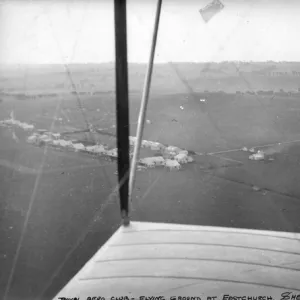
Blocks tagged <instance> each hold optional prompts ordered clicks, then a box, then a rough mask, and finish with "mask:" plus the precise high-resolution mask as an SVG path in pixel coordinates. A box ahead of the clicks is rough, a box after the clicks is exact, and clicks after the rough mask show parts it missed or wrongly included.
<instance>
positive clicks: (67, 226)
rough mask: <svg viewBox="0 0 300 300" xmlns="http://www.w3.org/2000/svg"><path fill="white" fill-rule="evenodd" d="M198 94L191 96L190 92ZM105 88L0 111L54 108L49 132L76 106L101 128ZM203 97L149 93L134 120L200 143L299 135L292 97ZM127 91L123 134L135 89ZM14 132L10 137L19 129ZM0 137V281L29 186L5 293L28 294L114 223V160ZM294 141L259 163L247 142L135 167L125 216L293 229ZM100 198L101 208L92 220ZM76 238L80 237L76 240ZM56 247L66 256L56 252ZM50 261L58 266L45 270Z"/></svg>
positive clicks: (77, 116)
mask: <svg viewBox="0 0 300 300" xmlns="http://www.w3.org/2000/svg"><path fill="white" fill-rule="evenodd" d="M202 97H204V96H203V95H198V96H197V99H198V98H199V100H200V98H202ZM111 98H112V97H111V96H110V95H107V96H103V97H102V99H100V100H99V97H98V98H96V97H89V98H86V99H83V103H84V105H83V107H84V108H85V110H84V111H83V112H82V111H79V110H78V105H77V104H76V101H75V100H74V99H64V101H63V102H60V100H57V101H53V99H52V100H51V101H50V100H49V101H47V100H39V102H37V101H17V100H15V101H13V100H7V99H4V101H3V102H2V103H1V104H0V105H1V110H0V119H1V120H3V119H4V118H7V117H8V116H9V113H10V111H11V110H12V109H14V112H15V115H16V117H17V118H18V119H20V120H22V121H27V122H28V121H30V120H32V121H34V122H35V124H36V127H37V128H45V129H49V128H50V125H51V122H52V120H53V114H54V112H55V110H56V108H57V113H58V115H57V116H56V117H61V118H62V119H63V120H64V123H63V124H62V123H60V122H57V124H56V125H55V124H54V127H53V128H52V131H63V130H64V129H67V130H70V129H74V128H83V127H84V126H86V124H85V121H84V117H86V118H87V119H88V122H92V123H93V124H94V125H97V126H99V127H101V128H103V129H105V130H107V131H110V132H112V133H113V132H114V128H113V127H112V126H113V125H115V118H114V104H113V101H112V99H111ZM205 98H206V102H205V103H201V102H200V101H198V100H196V99H195V98H191V97H189V96H188V95H183V94H180V95H179V94H177V95H172V96H171V95H168V96H163V97H161V96H159V95H153V97H152V99H151V102H150V105H149V109H148V113H147V119H149V120H150V121H151V124H148V125H147V126H146V130H145V135H144V138H145V139H148V140H154V141H155V140H157V141H160V142H162V143H165V144H172V145H175V146H178V147H182V148H186V149H189V150H193V151H196V152H202V153H203V152H220V151H221V152H222V151H226V150H230V149H237V148H241V147H243V146H247V147H249V146H261V145H265V144H269V143H274V142H279V141H287V140H289V141H293V140H300V131H299V128H300V127H299V120H300V102H299V99H296V98H292V97H289V98H274V99H272V100H270V97H267V96H266V97H265V98H263V97H260V98H259V99H257V98H256V97H255V96H250V95H226V94H225V95H220V94H219V95H218V94H208V95H206V96H205ZM131 99H132V100H131V121H132V126H131V132H132V133H134V132H135V127H136V125H135V122H136V119H137V113H138V105H139V99H140V95H138V94H136V95H134V96H133V97H132V98H131ZM58 104H59V105H58ZM180 106H183V108H184V109H180ZM62 108H63V109H64V110H63V113H62V112H61V109H62ZM97 110H98V111H97ZM68 118H69V119H70V122H68V121H67V119H68ZM16 134H17V135H19V136H20V137H21V139H22V134H24V133H22V132H16ZM0 140H1V144H0V169H1V172H0V183H1V194H0V195H1V220H2V221H1V229H0V230H1V233H0V236H1V239H4V243H3V242H2V243H1V252H0V255H1V256H0V260H1V266H2V267H1V269H2V270H4V272H2V274H3V275H1V277H0V284H1V285H0V291H1V292H3V291H4V287H5V285H6V283H7V280H8V277H9V271H10V270H11V268H12V265H13V258H14V254H15V251H16V249H17V243H18V241H19V239H20V236H21V234H22V228H23V224H24V220H25V219H26V214H27V212H28V206H29V203H30V201H31V200H32V197H34V202H33V205H32V210H31V214H30V217H29V220H28V227H27V230H26V234H25V235H24V240H23V244H22V248H21V249H20V257H19V261H18V262H17V264H16V270H15V276H14V278H13V280H12V286H11V292H10V297H11V298H9V299H19V298H21V299H26V297H27V298H28V299H33V297H34V296H37V295H40V294H41V293H42V292H45V294H44V296H45V295H48V296H49V295H52V296H53V295H54V294H55V293H56V292H57V290H58V289H59V288H60V287H61V286H62V285H64V284H65V283H66V281H68V279H69V278H70V277H71V276H72V275H74V273H75V272H76V271H77V270H78V269H79V268H80V267H81V266H82V265H83V264H84V263H85V262H86V260H87V259H88V258H89V257H90V256H91V255H92V254H93V253H94V252H95V250H96V249H97V248H98V247H100V246H101V245H102V244H103V243H104V242H105V241H106V240H107V238H108V237H109V236H110V235H111V234H112V233H113V232H114V230H115V229H116V228H117V227H118V224H119V221H120V216H119V209H118V203H117V202H116V199H115V198H114V197H112V198H109V195H110V193H111V192H112V190H113V189H114V187H115V186H116V183H117V181H116V180H117V177H116V176H115V175H114V172H115V170H116V166H115V164H112V163H108V162H106V161H102V160H101V159H92V158H89V157H88V156H85V155H81V154H78V153H64V152H55V151H53V150H50V149H48V151H47V152H46V153H45V152H44V149H43V148H34V147H32V146H30V145H27V144H25V143H22V141H20V142H18V143H17V142H16V141H14V140H13V139H12V138H11V133H10V132H9V131H7V130H6V129H3V128H0ZM299 146H300V143H297V142H295V143H291V144H287V145H286V146H284V147H281V148H280V149H279V150H278V151H277V150H276V151H275V153H274V158H275V160H274V161H272V162H270V163H264V162H258V161H249V160H248V156H249V153H245V152H241V151H233V152H227V153H221V154H218V155H215V156H209V157H207V156H197V157H196V159H195V163H194V164H192V165H189V166H185V167H184V168H183V169H182V170H181V171H178V172H169V171H167V170H156V169H151V170H147V171H144V172H140V173H139V176H138V177H137V182H136V190H135V195H134V197H135V201H134V211H133V213H132V218H133V219H134V220H139V221H153V222H174V223H184V224H197V225H213V226H228V227H240V228H256V229H264V230H279V231H291V232H300V218H299V215H300V187H299V184H298V180H297V178H298V176H299V167H300V165H299V162H300V160H299V158H300V151H299ZM271 148H272V147H271ZM274 149H275V148H274ZM222 157H225V158H230V159H232V160H237V161H240V162H242V165H239V164H236V163H235V162H233V161H230V160H224V159H222ZM41 164H42V165H43V168H42V169H41ZM20 166H22V167H21V169H20ZM203 166H204V168H203ZM224 166H226V167H224ZM39 170H41V171H42V172H41V173H39ZM39 174H40V175H39ZM253 186H257V187H259V188H260V189H261V190H259V191H256V190H255V189H253ZM35 187H36V188H35ZM101 209H102V212H103V213H102V215H101V216H100V217H99V218H96V219H94V217H95V216H96V215H97V214H98V215H99V210H101ZM88 225H89V227H88ZM83 238H84V239H83ZM83 240H84V245H83V244H81V245H79V246H78V241H83ZM76 246H78V247H76ZM75 247H76V250H75V251H74V252H72V254H71V255H70V256H68V252H69V251H70V250H71V249H73V248H75ZM66 256H68V258H69V259H68V260H67V261H66V262H65V261H64V260H65V258H66ZM60 266H62V268H61V270H60V269H59V268H60ZM56 271H60V272H57V275H58V276H56V277H55V278H54V277H53V276H54V275H56ZM47 288H48V289H47ZM0 295H1V293H0ZM13 296H14V297H16V298H13ZM0 298H1V297H0ZM45 299H46V298H45Z"/></svg>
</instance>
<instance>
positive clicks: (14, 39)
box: [0, 0, 300, 64]
mask: <svg viewBox="0 0 300 300" xmlns="http://www.w3.org/2000/svg"><path fill="white" fill-rule="evenodd" d="M221 1H222V3H223V4H224V5H225V8H224V9H223V11H222V12H220V13H219V14H217V15H216V16H215V17H214V18H213V19H212V20H211V21H209V22H208V23H205V22H204V21H203V20H202V18H201V16H200V13H199V9H200V8H203V7H204V6H205V5H206V4H208V3H209V2H210V0H208V1H207V0H199V1H196V0H184V1H183V0H164V1H163V5H162V12H161V19H160V27H159V33H158V40H157V48H156V55H155V62H156V63H164V62H170V61H173V62H175V61H176V62H207V61H216V62H218V61H228V60H229V61H230V60H235V61H237V60H239V61H266V60H274V61H281V60H284V61H300V42H299V41H298V39H299V38H298V36H299V34H298V31H299V28H300V18H299V15H300V1H299V0H288V1H287V0H276V1H272V0H239V1H238V0H221ZM113 2H114V1H113V0H97V1H96V0H85V1H83V0H81V1H75V0H73V1H72V0H69V1H62V0H48V1H45V0H32V1H29V0H27V1H25V0H23V1H16V0H9V1H8V0H6V1H3V0H0V63H1V64H61V63H102V62H111V61H114V60H115V57H114V56H115V50H114V11H113ZM156 4H157V1H155V0H151V1H150V0H128V1H127V23H128V24H127V32H128V59H129V62H137V63H145V62H147V61H148V58H149V52H150V45H151V38H152V31H153V25H154V18H155V10H156Z"/></svg>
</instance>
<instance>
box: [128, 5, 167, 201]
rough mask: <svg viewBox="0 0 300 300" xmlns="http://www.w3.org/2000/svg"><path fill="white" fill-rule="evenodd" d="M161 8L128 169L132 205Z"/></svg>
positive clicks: (155, 24) (158, 10)
mask: <svg viewBox="0 0 300 300" xmlns="http://www.w3.org/2000/svg"><path fill="white" fill-rule="evenodd" d="M161 6H162V0H158V2H157V8H156V15H155V22H154V30H153V35H152V43H151V49H150V56H149V62H148V67H147V72H146V77H145V83H144V89H143V96H142V103H141V107H140V113H139V118H138V126H137V135H136V143H135V145H134V152H133V158H132V163H131V169H130V177H129V201H131V203H132V193H133V188H134V180H135V175H136V165H137V160H138V157H139V153H140V148H141V143H142V137H143V131H144V126H145V117H146V112H147V105H148V100H149V93H150V87H151V78H152V70H153V61H154V56H155V48H156V41H157V34H158V28H159V19H160V12H161Z"/></svg>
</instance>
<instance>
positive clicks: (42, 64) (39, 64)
mask: <svg viewBox="0 0 300 300" xmlns="http://www.w3.org/2000/svg"><path fill="white" fill-rule="evenodd" d="M172 63H175V64H224V63H245V64H247V63H250V64H251V63H252V64H255V63H291V64H292V63H300V60H299V61H289V60H279V61H275V60H265V61H258V60H257V61H252V60H224V61H198V62H191V61H170V62H154V65H168V64H172ZM109 64H115V62H114V61H108V62H86V63H83V62H74V63H65V64H63V63H0V66H64V65H68V66H71V65H109ZM128 64H129V65H147V64H148V63H146V62H130V61H129V62H128Z"/></svg>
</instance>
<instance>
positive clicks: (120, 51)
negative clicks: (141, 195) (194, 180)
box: [114, 0, 130, 225]
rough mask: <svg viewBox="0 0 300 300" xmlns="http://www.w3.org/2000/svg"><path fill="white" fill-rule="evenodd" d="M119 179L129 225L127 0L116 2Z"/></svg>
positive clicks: (125, 221)
mask: <svg viewBox="0 0 300 300" xmlns="http://www.w3.org/2000/svg"><path fill="white" fill-rule="evenodd" d="M114 14H115V49H116V50H115V51H116V115H117V147H118V177H119V178H118V179H119V197H120V208H121V215H122V218H123V224H124V225H128V224H129V205H128V202H129V198H128V182H129V179H128V177H129V167H130V159H129V105H128V62H127V22H126V0H114Z"/></svg>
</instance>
